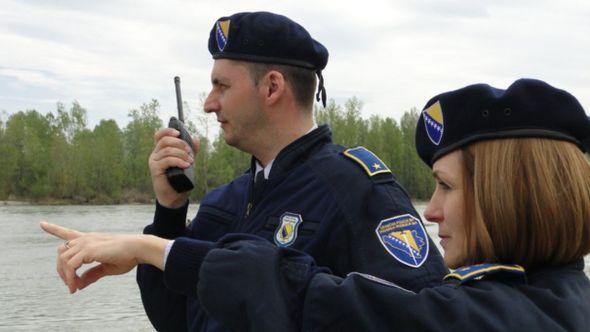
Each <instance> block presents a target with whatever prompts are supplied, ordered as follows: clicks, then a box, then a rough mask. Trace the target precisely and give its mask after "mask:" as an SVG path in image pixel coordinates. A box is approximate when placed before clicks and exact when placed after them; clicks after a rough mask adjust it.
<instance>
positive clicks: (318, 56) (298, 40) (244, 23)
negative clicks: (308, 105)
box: [209, 12, 328, 107]
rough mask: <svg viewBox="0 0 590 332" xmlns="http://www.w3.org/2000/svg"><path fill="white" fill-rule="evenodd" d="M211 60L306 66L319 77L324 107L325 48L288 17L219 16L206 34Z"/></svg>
mask: <svg viewBox="0 0 590 332" xmlns="http://www.w3.org/2000/svg"><path fill="white" fill-rule="evenodd" d="M209 52H210V53H211V55H212V56H213V59H232V60H242V61H249V62H260V63H269V64H279V65H290V66H296V67H301V68H306V69H309V70H313V71H315V72H316V74H317V75H318V78H319V85H318V94H317V95H316V99H317V100H318V101H319V99H320V95H321V98H322V102H323V104H324V107H325V106H326V90H325V88H324V78H323V76H322V70H323V69H324V68H325V67H326V65H327V63H328V50H327V49H326V48H325V47H324V45H322V44H320V43H319V42H318V41H316V40H315V39H313V38H311V36H310V34H309V32H307V30H305V28H303V27H302V26H301V25H299V24H297V23H296V22H294V21H292V20H291V19H289V18H288V17H285V16H283V15H278V14H274V13H269V12H245V13H237V14H234V15H231V16H226V17H222V18H220V19H218V20H217V21H216V22H215V24H214V25H213V28H212V29H211V32H210V34H209Z"/></svg>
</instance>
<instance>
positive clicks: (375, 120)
mask: <svg viewBox="0 0 590 332" xmlns="http://www.w3.org/2000/svg"><path fill="white" fill-rule="evenodd" d="M186 106H187V105H185V107H186ZM361 109H362V102H361V101H360V100H358V99H357V98H351V99H349V100H348V101H346V102H345V103H344V105H337V104H336V103H335V102H334V101H330V103H329V104H328V106H327V107H326V108H320V107H316V108H315V110H314V112H315V117H316V122H317V123H318V124H324V123H326V124H329V125H330V127H331V129H332V132H333V138H334V142H336V143H339V144H342V145H345V146H350V147H354V146H359V145H362V146H365V147H366V148H368V149H370V150H371V151H373V152H374V153H375V154H377V155H378V156H379V157H380V158H381V159H382V160H383V161H384V162H385V163H386V164H387V165H388V166H389V167H390V169H392V171H393V172H394V173H395V174H396V176H397V177H398V179H399V181H400V182H401V183H402V184H403V185H404V186H405V188H406V189H407V190H408V192H409V193H410V194H411V196H412V198H414V199H427V198H428V197H429V195H430V194H431V192H432V188H433V180H432V177H431V175H430V171H429V170H428V169H427V168H426V167H425V166H424V165H423V164H422V162H421V161H420V159H419V158H418V156H417V155H416V152H415V149H414V133H415V126H416V121H417V120H418V116H419V113H418V111H417V110H416V109H411V110H409V111H407V112H405V114H404V115H403V116H402V118H401V119H400V121H399V122H398V121H396V120H395V119H393V118H390V117H380V116H376V115H375V116H371V117H370V118H368V119H365V118H363V117H362V116H361ZM159 111H160V105H159V103H158V102H157V101H156V100H152V101H150V102H149V103H146V104H143V105H141V106H140V107H139V108H137V109H132V110H130V111H129V112H128V116H129V118H130V121H129V123H128V124H127V125H126V126H125V127H124V128H121V127H119V125H118V124H117V123H116V122H115V121H114V120H102V121H100V123H99V124H98V125H96V126H95V127H94V128H93V129H90V128H88V126H87V111H86V110H85V109H84V108H83V107H82V106H81V105H80V104H79V103H78V102H73V103H72V105H71V107H69V108H66V106H65V105H63V104H58V105H57V109H56V111H55V112H50V113H47V114H45V115H43V114H41V113H39V112H38V111H36V110H27V111H20V112H17V113H13V114H11V115H10V116H4V117H3V118H0V200H6V199H10V200H27V201H34V202H53V203H56V202H57V203H60V202H61V203H83V204H84V203H95V204H114V203H128V202H149V201H151V200H152V199H153V190H152V185H151V180H150V173H149V169H148V163H147V160H148V157H149V155H150V153H151V150H152V148H153V146H154V142H153V134H154V132H155V131H156V130H158V129H159V128H162V127H163V126H164V123H163V122H162V120H161V118H160V114H159ZM189 112H190V110H189ZM199 113H200V114H197V115H194V116H193V115H190V116H189V117H188V118H190V121H188V122H187V124H188V126H189V130H190V131H191V132H192V133H193V134H195V135H199V136H200V139H201V148H200V151H199V153H198V155H197V158H196V161H195V162H196V167H195V173H196V175H195V176H196V189H195V190H194V191H193V193H192V196H191V197H192V199H194V200H199V199H200V198H202V197H203V195H204V194H205V193H206V192H207V191H208V190H210V189H212V188H215V187H217V186H219V185H221V184H224V183H227V182H228V181H230V180H231V179H233V178H235V177H236V176H237V175H239V174H242V173H243V172H244V171H246V170H247V168H248V167H249V162H250V157H249V156H248V155H247V154H245V153H243V152H240V151H238V150H237V149H234V148H232V147H230V146H228V145H227V144H225V141H224V140H223V136H222V134H221V133H220V134H219V135H218V136H217V137H216V138H215V139H214V140H213V141H211V140H209V139H208V138H207V137H208V136H210V135H209V133H210V132H211V131H212V128H213V126H216V125H217V124H216V123H214V121H211V120H214V119H212V118H209V117H205V116H204V114H203V113H202V112H199Z"/></svg>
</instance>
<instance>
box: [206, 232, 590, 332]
mask: <svg viewBox="0 0 590 332" xmlns="http://www.w3.org/2000/svg"><path fill="white" fill-rule="evenodd" d="M222 242H225V244H224V245H223V248H224V249H215V250H213V251H211V252H210V253H209V255H207V256H206V257H205V261H204V263H203V265H202V267H201V280H200V283H199V286H198V288H199V289H198V294H199V297H200V299H201V303H202V305H203V307H204V308H205V310H207V312H209V314H210V315H211V316H212V317H214V318H215V319H218V320H219V321H220V322H223V323H224V324H226V325H227V326H230V327H231V328H232V329H233V330H235V331H298V330H303V331H588V330H589V327H590V281H589V280H588V277H587V276H586V275H585V273H584V271H583V268H584V262H583V261H582V260H580V261H578V262H574V263H571V264H565V265H562V266H556V267H547V268H541V269H537V270H534V271H526V272H525V271H524V269H522V268H521V267H518V266H514V265H495V264H485V265H476V266H470V267H466V268H462V269H459V270H457V271H456V272H455V273H453V274H451V275H448V276H447V278H445V281H444V282H443V283H442V284H441V285H439V286H435V287H431V288H424V289H422V290H421V291H419V292H414V291H411V290H408V289H405V288H403V287H401V286H399V285H396V284H394V283H391V282H388V281H385V280H382V279H379V278H376V277H374V276H370V275H364V274H360V273H356V272H353V273H350V274H349V275H348V276H347V277H346V278H341V277H338V276H334V275H332V274H329V273H324V272H325V270H324V269H321V268H318V267H317V266H316V265H315V263H314V262H313V259H312V258H311V257H309V256H308V255H306V254H305V253H302V252H299V251H295V250H291V249H288V248H285V249H277V248H275V247H272V246H269V245H268V244H267V243H265V242H264V241H263V240H261V239H254V238H253V237H249V238H246V239H244V237H243V236H241V237H233V238H232V237H228V238H225V239H224V240H223V241H222ZM228 259H231V261H228ZM267 304H268V305H267Z"/></svg>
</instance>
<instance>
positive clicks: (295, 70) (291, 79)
mask: <svg viewBox="0 0 590 332" xmlns="http://www.w3.org/2000/svg"><path fill="white" fill-rule="evenodd" d="M247 67H248V70H249V71H250V77H251V78H252V81H253V82H254V84H258V83H259V82H260V80H261V79H262V77H263V76H264V75H266V74H267V73H268V72H269V71H271V70H276V71H278V72H280V73H281V74H283V77H284V78H285V81H286V82H287V84H289V85H290V86H291V88H292V89H293V95H294V96H295V101H296V102H297V105H299V106H300V107H301V108H302V109H303V110H305V111H309V112H311V110H312V109H313V98H314V94H315V88H316V83H317V79H316V75H315V72H314V71H313V70H310V69H305V68H300V67H295V66H288V65H277V64H269V63H247Z"/></svg>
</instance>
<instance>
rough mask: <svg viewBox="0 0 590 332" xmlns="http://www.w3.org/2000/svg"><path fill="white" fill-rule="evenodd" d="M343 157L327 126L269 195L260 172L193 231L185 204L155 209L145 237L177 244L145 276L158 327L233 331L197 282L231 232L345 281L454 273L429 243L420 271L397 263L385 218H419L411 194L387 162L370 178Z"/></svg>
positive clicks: (280, 174)
mask: <svg viewBox="0 0 590 332" xmlns="http://www.w3.org/2000/svg"><path fill="white" fill-rule="evenodd" d="M344 151H345V149H344V148H343V147H341V146H338V145H335V144H332V142H331V132H330V130H329V128H328V127H327V126H320V127H319V128H317V129H315V130H314V131H312V132H311V133H309V134H307V135H305V136H303V137H301V138H299V139H298V140H296V141H295V142H293V143H291V144H290V145H289V146H287V147H286V148H285V149H283V150H282V151H281V152H280V153H279V155H278V156H277V158H276V159H275V161H274V163H273V167H272V169H271V172H270V174H269V178H268V180H267V182H266V184H265V185H264V186H263V188H262V189H260V190H256V192H253V188H252V186H253V176H252V169H254V168H252V169H251V170H250V171H248V172H247V173H246V174H244V175H242V176H240V177H238V178H237V179H235V180H234V181H232V182H231V183H229V184H227V185H224V186H222V187H220V188H217V189H215V190H213V191H211V192H210V193H208V194H207V195H206V196H205V197H204V199H203V200H202V202H201V205H200V208H199V211H198V213H197V216H196V218H195V219H194V220H193V221H192V222H191V223H190V224H189V225H188V227H186V226H185V224H186V222H185V220H186V210H187V206H185V207H183V208H181V209H167V208H164V207H162V206H160V205H157V207H156V213H155V217H154V222H153V223H152V224H151V225H148V226H147V227H146V228H145V230H144V233H146V234H154V235H157V236H160V237H164V238H169V239H176V240H175V243H174V245H173V246H172V248H171V250H170V253H169V256H168V259H167V261H166V266H165V270H164V272H161V271H160V270H158V269H157V268H155V267H152V266H149V265H140V266H139V267H138V270H137V282H138V284H139V287H140V291H141V297H142V301H143V304H144V307H145V310H146V313H147V314H148V317H149V318H150V320H151V322H152V324H153V325H154V327H156V329H158V330H160V331H183V330H189V331H218V330H224V329H225V327H224V326H222V325H220V324H219V323H218V322H217V321H215V320H213V319H211V318H210V317H209V316H208V314H207V313H206V312H205V311H204V310H202V308H201V304H200V302H199V299H198V296H197V284H198V280H199V269H200V266H201V263H202V260H203V258H204V257H205V255H206V254H207V253H208V252H209V251H210V250H211V249H214V248H218V247H220V246H221V244H220V242H218V240H219V239H220V238H221V237H222V236H224V235H225V234H228V233H247V234H254V235H257V236H259V237H261V238H263V239H266V240H267V241H268V242H270V243H275V244H276V245H285V246H289V247H291V248H296V249H299V250H302V251H304V252H306V253H308V254H310V255H311V256H313V257H314V259H315V260H316V261H317V262H318V263H320V264H321V265H323V266H326V267H328V268H330V269H331V271H332V273H334V274H335V275H339V276H345V275H346V274H347V273H349V272H351V271H360V272H364V273H370V274H373V275H376V276H379V277H380V278H383V279H387V280H392V281H395V282H396V283H398V284H400V285H403V287H406V288H408V289H412V290H414V291H418V290H420V289H422V288H423V287H428V286H432V285H434V284H436V283H438V282H439V280H440V279H441V278H442V276H444V275H445V274H446V273H447V269H446V268H445V267H444V263H443V261H442V258H441V255H440V253H439V252H438V251H437V249H436V247H435V246H434V245H433V244H432V241H431V240H430V239H429V238H427V237H426V238H425V241H427V242H428V243H429V244H430V245H429V247H428V246H427V247H425V248H429V249H428V252H427V254H426V255H427V258H426V259H425V261H424V263H423V264H421V265H420V266H419V267H412V266H408V265H407V264H402V263H400V262H399V261H398V260H396V259H395V258H394V257H393V256H392V255H391V254H390V253H389V252H388V251H387V250H386V248H385V247H384V245H383V244H382V243H381V242H380V239H379V236H378V235H377V234H376V228H377V226H378V224H379V223H380V222H381V221H382V220H385V219H387V218H391V217H395V216H400V215H411V216H415V218H419V217H418V214H417V213H416V211H415V210H414V208H413V207H412V205H411V202H410V199H409V198H408V196H407V194H406V193H405V191H404V190H403V189H402V187H401V186H400V185H399V184H398V183H397V182H396V180H395V178H394V176H393V175H392V174H391V172H385V171H383V168H386V167H382V166H384V165H380V164H379V165H374V167H376V168H381V170H382V171H381V172H370V171H369V170H365V166H366V165H365V166H363V165H364V164H363V163H362V160H358V158H357V160H355V159H354V158H350V157H347V156H345V155H344V154H343V152H344ZM359 151H360V152H366V150H363V149H361V150H358V151H357V152H359ZM363 158H364V157H363V156H362V155H361V159H363ZM365 160H370V158H369V159H366V158H365ZM375 164H377V163H375ZM369 166H371V165H369ZM424 243H426V242H424ZM424 243H423V244H424ZM412 257H413V256H412ZM237 273H238V274H239V269H238V270H237Z"/></svg>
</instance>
